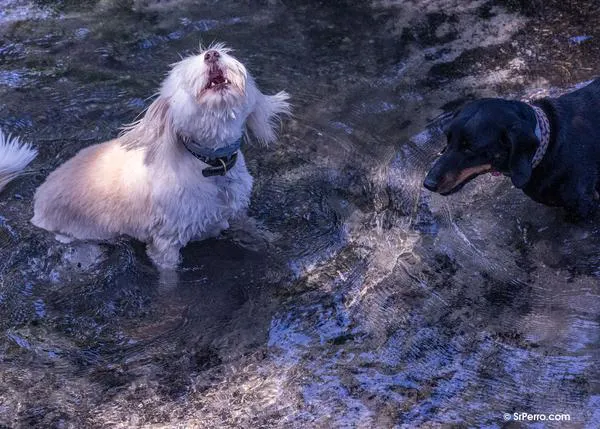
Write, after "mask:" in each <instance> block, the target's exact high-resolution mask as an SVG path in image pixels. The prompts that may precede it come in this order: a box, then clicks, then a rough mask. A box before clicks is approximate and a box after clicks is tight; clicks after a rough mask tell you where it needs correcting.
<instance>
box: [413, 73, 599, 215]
mask: <svg viewBox="0 0 600 429" xmlns="http://www.w3.org/2000/svg"><path fill="white" fill-rule="evenodd" d="M446 136H447V139H448V144H447V146H446V149H445V150H444V151H443V153H442V155H441V157H440V158H439V159H438V160H437V161H436V163H435V164H434V166H433V167H432V168H431V170H430V171H429V173H428V174H427V177H426V178H425V181H424V183H423V185H424V186H425V187H426V188H427V189H429V190H430V191H434V192H438V193H440V194H442V195H449V194H452V193H454V192H456V191H458V190H460V189H461V188H462V187H463V186H464V185H465V184H466V183H467V182H469V181H470V180H472V179H473V178H475V177H477V176H479V175H480V174H484V173H487V172H492V173H494V172H496V173H503V174H504V175H506V176H510V178H511V180H512V182H513V184H514V185H515V187H517V188H520V189H523V191H524V192H525V194H527V195H528V196H529V197H531V198H533V199H534V200H535V201H537V202H540V203H543V204H546V205H549V206H562V207H565V208H566V209H567V210H568V211H569V214H570V215H572V216H574V217H575V218H585V217H588V216H590V215H591V214H592V213H593V212H594V211H595V210H596V209H597V208H598V205H599V199H600V198H599V192H600V174H599V173H600V79H597V80H595V81H593V82H592V83H590V84H589V85H587V86H585V87H584V88H581V89H579V90H577V91H574V92H572V93H570V94H565V95H563V96H561V97H558V98H546V99H542V100H537V101H535V102H534V104H532V105H529V104H526V103H522V102H519V101H509V100H502V99H481V100H477V101H474V102H471V103H469V104H467V105H466V106H465V107H464V108H463V109H461V110H460V111H458V112H457V113H455V115H454V117H453V118H452V120H451V122H450V124H449V126H448V127H447V128H446Z"/></svg>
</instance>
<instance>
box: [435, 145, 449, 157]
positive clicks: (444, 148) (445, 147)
mask: <svg viewBox="0 0 600 429" xmlns="http://www.w3.org/2000/svg"><path fill="white" fill-rule="evenodd" d="M447 149H448V145H446V146H444V147H443V148H442V150H440V151H439V152H438V153H437V154H438V156H440V155H443V154H444V152H446V150H447Z"/></svg>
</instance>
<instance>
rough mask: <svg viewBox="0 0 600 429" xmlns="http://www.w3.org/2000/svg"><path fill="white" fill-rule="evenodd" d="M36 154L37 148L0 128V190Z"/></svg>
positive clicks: (19, 172)
mask: <svg viewBox="0 0 600 429" xmlns="http://www.w3.org/2000/svg"><path fill="white" fill-rule="evenodd" d="M36 156H37V150H35V149H34V148H32V147H31V145H30V144H28V143H21V142H20V141H19V138H18V137H14V138H11V136H10V135H8V136H7V135H5V134H4V132H2V130H1V129H0V191H2V189H4V187H5V186H6V185H7V184H8V182H10V181H11V180H13V179H14V178H15V177H17V176H18V175H19V174H21V172H22V171H23V169H24V168H25V167H27V165H28V164H29V163H30V162H31V161H33V159H34V158H35V157H36Z"/></svg>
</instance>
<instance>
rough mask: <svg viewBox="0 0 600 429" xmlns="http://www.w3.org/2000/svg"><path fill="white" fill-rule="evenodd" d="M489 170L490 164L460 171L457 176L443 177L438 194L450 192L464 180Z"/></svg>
mask: <svg viewBox="0 0 600 429" xmlns="http://www.w3.org/2000/svg"><path fill="white" fill-rule="evenodd" d="M491 170H492V165H491V164H483V165H478V166H475V167H469V168H465V169H464V170H462V171H460V172H459V173H458V174H457V175H452V174H451V173H449V174H447V175H446V176H444V179H443V181H442V185H441V186H440V190H439V192H440V193H444V192H448V191H451V190H452V189H454V188H455V187H457V186H458V185H460V184H461V183H463V182H464V181H465V180H467V179H468V178H469V177H471V176H473V175H476V174H481V173H486V172H488V171H491Z"/></svg>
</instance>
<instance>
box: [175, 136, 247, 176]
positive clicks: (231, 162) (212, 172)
mask: <svg viewBox="0 0 600 429" xmlns="http://www.w3.org/2000/svg"><path fill="white" fill-rule="evenodd" d="M179 140H181V143H182V144H183V146H184V147H185V148H186V149H187V151H188V152H189V153H191V154H192V155H194V157H195V158H197V159H199V160H200V161H202V162H203V163H205V164H208V165H210V167H207V168H205V169H203V170H202V175H203V176H204V177H212V176H225V174H226V173H227V172H228V171H229V170H231V169H232V168H233V167H234V166H235V163H236V161H237V156H238V150H239V149H240V147H241V146H242V138H241V137H240V138H239V139H237V140H236V141H235V142H233V143H232V144H230V145H228V146H225V147H221V148H218V149H209V150H204V149H201V150H200V151H198V150H196V151H193V150H192V149H190V147H189V146H188V145H187V143H186V142H194V141H193V140H191V139H185V138H183V137H179ZM194 146H195V147H200V148H201V146H200V145H199V144H196V145H194Z"/></svg>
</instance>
